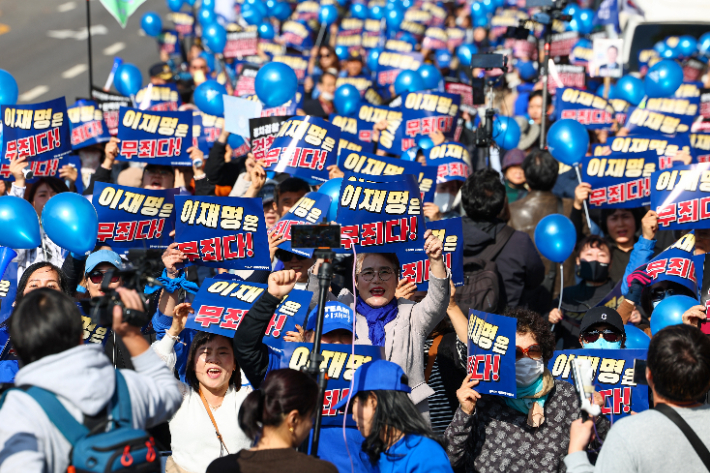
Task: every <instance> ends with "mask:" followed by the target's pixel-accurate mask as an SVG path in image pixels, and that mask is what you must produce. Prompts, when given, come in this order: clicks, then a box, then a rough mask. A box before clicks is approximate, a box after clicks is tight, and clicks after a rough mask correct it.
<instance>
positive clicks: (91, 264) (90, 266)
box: [84, 250, 123, 274]
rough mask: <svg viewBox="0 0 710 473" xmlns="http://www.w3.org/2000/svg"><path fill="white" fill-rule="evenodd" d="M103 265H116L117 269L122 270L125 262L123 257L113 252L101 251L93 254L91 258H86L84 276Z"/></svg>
mask: <svg viewBox="0 0 710 473" xmlns="http://www.w3.org/2000/svg"><path fill="white" fill-rule="evenodd" d="M101 263H109V264H112V265H114V266H115V267H116V268H121V267H122V266H123V261H121V257H120V256H118V253H116V252H115V251H111V250H99V251H95V252H94V253H91V254H90V255H89V257H88V258H86V266H85V267H84V274H89V273H90V272H91V271H93V270H94V268H95V267H97V266H98V265H100V264H101Z"/></svg>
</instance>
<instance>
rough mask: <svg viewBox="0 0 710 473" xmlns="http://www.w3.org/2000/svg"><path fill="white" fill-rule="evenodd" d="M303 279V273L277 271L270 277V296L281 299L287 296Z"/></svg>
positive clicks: (290, 270)
mask: <svg viewBox="0 0 710 473" xmlns="http://www.w3.org/2000/svg"><path fill="white" fill-rule="evenodd" d="M300 277H301V273H297V272H296V271H294V270H292V269H289V270H288V271H277V272H275V273H271V274H270V275H269V289H268V291H269V294H271V295H272V296H274V297H278V298H279V299H281V298H283V297H284V296H287V295H288V293H289V292H291V290H292V289H293V287H294V286H295V285H296V282H297V281H298V278H300Z"/></svg>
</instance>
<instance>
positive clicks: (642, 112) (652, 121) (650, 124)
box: [624, 107, 693, 135]
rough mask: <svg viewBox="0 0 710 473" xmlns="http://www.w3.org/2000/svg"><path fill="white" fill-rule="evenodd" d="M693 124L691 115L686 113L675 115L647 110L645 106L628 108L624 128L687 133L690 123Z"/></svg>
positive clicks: (653, 131)
mask: <svg viewBox="0 0 710 473" xmlns="http://www.w3.org/2000/svg"><path fill="white" fill-rule="evenodd" d="M692 124H693V117H689V116H687V115H676V114H673V113H661V112H654V111H651V110H647V109H645V108H638V107H631V108H629V112H628V116H627V118H626V123H624V128H626V129H627V130H629V132H630V133H634V134H638V133H645V134H654V133H662V134H664V135H675V134H676V133H687V132H688V131H690V125H692Z"/></svg>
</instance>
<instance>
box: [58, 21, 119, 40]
mask: <svg viewBox="0 0 710 473" xmlns="http://www.w3.org/2000/svg"><path fill="white" fill-rule="evenodd" d="M107 33H108V28H106V27H105V26H104V25H94V26H92V27H91V36H96V35H100V34H107ZM47 36H49V37H50V38H55V39H75V40H77V41H83V40H85V39H86V37H87V36H88V33H87V30H86V27H84V28H80V29H78V30H51V31H47Z"/></svg>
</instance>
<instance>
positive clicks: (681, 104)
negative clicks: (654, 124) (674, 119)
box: [645, 97, 700, 118]
mask: <svg viewBox="0 0 710 473" xmlns="http://www.w3.org/2000/svg"><path fill="white" fill-rule="evenodd" d="M645 108H646V110H650V111H652V112H661V113H670V114H672V115H677V116H686V117H693V118H694V117H695V116H697V115H698V109H699V108H700V97H690V98H675V97H664V98H649V99H647V100H646V107H645Z"/></svg>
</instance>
